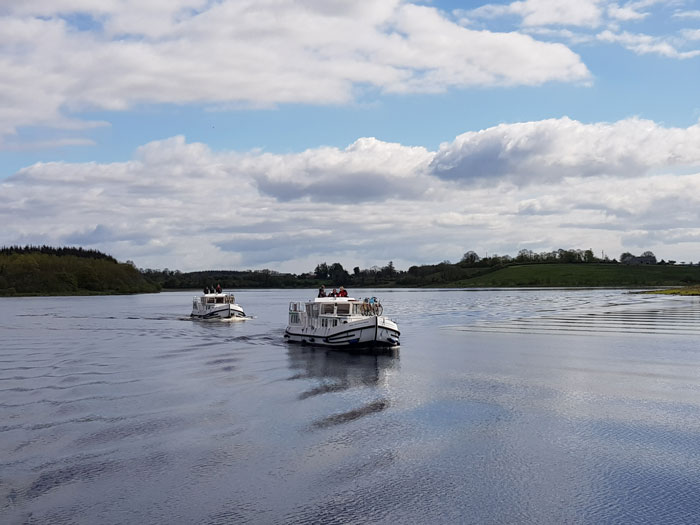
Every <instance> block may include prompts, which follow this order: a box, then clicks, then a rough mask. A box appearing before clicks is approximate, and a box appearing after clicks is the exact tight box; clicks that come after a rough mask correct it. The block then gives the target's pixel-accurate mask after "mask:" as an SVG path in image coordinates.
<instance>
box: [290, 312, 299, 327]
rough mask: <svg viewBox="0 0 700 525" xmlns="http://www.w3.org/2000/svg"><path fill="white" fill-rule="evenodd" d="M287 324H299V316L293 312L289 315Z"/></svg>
mask: <svg viewBox="0 0 700 525" xmlns="http://www.w3.org/2000/svg"><path fill="white" fill-rule="evenodd" d="M289 324H299V314H298V313H296V312H294V313H291V314H289Z"/></svg>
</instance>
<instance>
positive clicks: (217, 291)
mask: <svg viewBox="0 0 700 525" xmlns="http://www.w3.org/2000/svg"><path fill="white" fill-rule="evenodd" d="M216 293H221V285H220V284H219V283H216Z"/></svg>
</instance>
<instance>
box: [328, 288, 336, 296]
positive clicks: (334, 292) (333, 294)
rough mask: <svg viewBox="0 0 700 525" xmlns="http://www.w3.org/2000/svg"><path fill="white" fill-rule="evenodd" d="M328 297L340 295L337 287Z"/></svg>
mask: <svg viewBox="0 0 700 525" xmlns="http://www.w3.org/2000/svg"><path fill="white" fill-rule="evenodd" d="M328 297H338V291H337V290H336V289H335V288H333V291H332V292H331V293H330V294H328Z"/></svg>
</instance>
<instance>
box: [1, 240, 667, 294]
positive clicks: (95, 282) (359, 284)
mask: <svg viewBox="0 0 700 525" xmlns="http://www.w3.org/2000/svg"><path fill="white" fill-rule="evenodd" d="M554 263H557V264H583V265H586V264H592V263H596V264H610V265H613V264H620V263H622V264H645V265H646V264H667V263H665V262H664V261H661V262H660V263H657V262H656V258H655V257H654V255H653V253H651V252H644V253H642V254H641V255H640V256H635V255H632V254H631V253H629V252H625V253H623V254H622V255H621V256H620V262H618V261H617V260H615V259H612V260H611V259H609V258H608V257H606V256H602V257H596V256H595V254H594V252H593V250H592V249H588V250H578V249H572V250H564V249H559V250H554V251H548V252H540V253H536V252H533V251H531V250H520V251H519V252H518V254H517V255H516V256H515V257H512V256H509V255H497V254H493V255H491V256H485V257H480V256H479V255H478V254H477V253H476V252H474V251H467V252H466V253H464V255H463V256H462V258H461V259H460V261H459V262H457V263H452V262H450V261H448V260H445V261H442V262H439V263H436V264H424V265H416V266H411V267H410V268H408V269H407V270H398V269H397V268H396V267H395V266H394V263H393V261H389V262H388V263H387V264H386V265H384V266H376V265H375V266H371V267H370V268H364V269H363V268H360V267H359V266H355V267H354V268H352V270H348V269H346V268H344V267H343V265H342V264H341V263H339V262H334V263H330V264H329V263H327V262H325V261H324V262H322V263H319V264H317V265H316V267H315V268H314V269H313V271H309V272H305V273H301V274H298V275H297V274H293V273H281V272H278V271H275V270H270V269H262V270H203V271H195V272H181V271H180V270H170V269H168V268H165V269H162V270H160V269H150V268H149V269H138V268H137V267H136V265H135V264H134V263H133V262H131V261H127V262H126V263H119V262H117V260H116V259H115V258H114V257H112V256H110V255H107V254H104V253H102V252H99V251H97V250H86V249H84V248H75V247H61V248H54V247H50V246H24V247H19V246H11V247H2V248H0V294H2V295H12V294H15V293H17V294H51V293H56V294H60V293H65V294H79V293H140V292H150V291H158V290H160V289H204V288H205V287H209V288H212V287H214V286H216V285H217V284H220V285H221V286H222V287H223V288H225V289H237V288H316V287H318V286H320V285H321V284H324V285H326V287H329V286H330V287H339V286H345V287H346V288H350V287H355V288H365V287H388V286H397V287H421V286H431V287H436V286H449V285H450V284H451V283H456V282H460V281H467V280H469V279H472V280H473V279H478V278H483V277H484V276H486V275H488V274H489V273H493V272H497V271H498V270H501V269H504V268H507V267H511V266H514V265H516V266H517V265H533V264H554ZM669 263H671V264H672V263H673V261H669ZM489 278H490V277H489Z"/></svg>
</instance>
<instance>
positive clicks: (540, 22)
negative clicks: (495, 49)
mask: <svg viewBox="0 0 700 525" xmlns="http://www.w3.org/2000/svg"><path fill="white" fill-rule="evenodd" d="M601 3H602V0H578V1H576V2H571V1H570V0H523V1H518V2H512V3H510V4H506V5H501V4H487V5H485V6H481V7H478V8H476V9H473V10H471V11H460V13H462V15H463V16H473V17H476V18H482V17H483V18H496V17H501V16H507V15H515V16H518V17H520V18H521V19H522V25H523V26H547V25H567V26H585V27H597V26H598V25H600V23H601V21H602V17H603V10H602V9H601V5H600V4H601Z"/></svg>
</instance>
